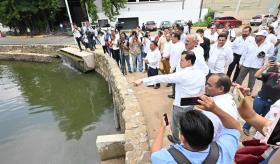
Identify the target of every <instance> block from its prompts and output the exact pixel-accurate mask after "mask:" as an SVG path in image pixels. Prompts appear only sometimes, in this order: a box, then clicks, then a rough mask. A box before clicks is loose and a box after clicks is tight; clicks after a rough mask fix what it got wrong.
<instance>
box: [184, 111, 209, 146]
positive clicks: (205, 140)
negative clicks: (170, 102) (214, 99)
mask: <svg viewBox="0 0 280 164" xmlns="http://www.w3.org/2000/svg"><path fill="white" fill-rule="evenodd" d="M179 124H180V132H181V134H182V135H183V136H184V138H185V139H186V141H187V142H188V144H189V145H190V146H191V148H193V149H195V150H198V151H201V150H204V149H206V148H207V147H208V146H209V144H210V143H211V142H212V140H213V136H214V126H213V123H212V121H211V120H210V119H209V118H208V117H207V116H205V115H204V114H203V113H201V111H198V110H190V111H188V112H186V113H185V114H183V115H182V117H181V118H180V122H179Z"/></svg>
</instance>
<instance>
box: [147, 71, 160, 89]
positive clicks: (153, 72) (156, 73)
mask: <svg viewBox="0 0 280 164" xmlns="http://www.w3.org/2000/svg"><path fill="white" fill-rule="evenodd" d="M156 75H158V69H154V68H152V67H148V77H151V76H156ZM156 86H160V83H157V84H156Z"/></svg>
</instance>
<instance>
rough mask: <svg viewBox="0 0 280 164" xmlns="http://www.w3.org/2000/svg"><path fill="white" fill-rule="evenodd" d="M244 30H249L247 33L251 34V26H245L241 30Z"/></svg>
mask: <svg viewBox="0 0 280 164" xmlns="http://www.w3.org/2000/svg"><path fill="white" fill-rule="evenodd" d="M246 28H248V29H249V32H250V33H251V32H252V27H251V26H245V27H243V29H246Z"/></svg>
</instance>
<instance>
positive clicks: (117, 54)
mask: <svg viewBox="0 0 280 164" xmlns="http://www.w3.org/2000/svg"><path fill="white" fill-rule="evenodd" d="M112 57H113V59H115V60H116V62H117V64H118V66H119V67H120V61H121V57H120V50H113V52H112Z"/></svg>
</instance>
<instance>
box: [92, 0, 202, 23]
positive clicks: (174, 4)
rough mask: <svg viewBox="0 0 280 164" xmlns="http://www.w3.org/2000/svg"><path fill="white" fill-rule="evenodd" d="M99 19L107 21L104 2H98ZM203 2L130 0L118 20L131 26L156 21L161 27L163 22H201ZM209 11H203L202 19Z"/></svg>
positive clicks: (188, 0) (186, 0)
mask: <svg viewBox="0 0 280 164" xmlns="http://www.w3.org/2000/svg"><path fill="white" fill-rule="evenodd" d="M95 2H96V6H97V11H98V17H99V19H106V18H107V17H106V16H105V15H104V12H103V11H102V0H96V1H95ZM201 2H202V0H128V3H127V5H126V7H125V8H124V9H121V10H120V15H118V16H117V18H118V19H121V20H122V21H125V23H128V24H130V25H131V26H135V25H136V24H137V25H140V26H141V25H142V23H145V22H147V21H155V22H156V23H157V26H159V24H160V22H161V21H171V22H172V23H173V22H174V21H175V20H185V21H188V20H192V21H193V22H196V21H198V20H199V13H200V5H201ZM206 13H207V9H203V10H202V18H203V16H204V15H205V14H206Z"/></svg>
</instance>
